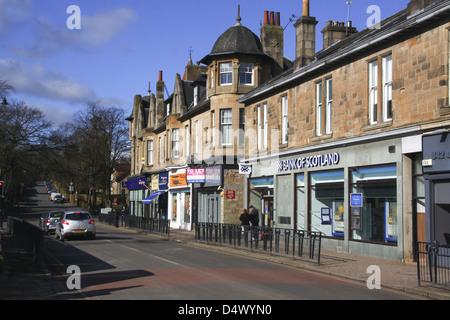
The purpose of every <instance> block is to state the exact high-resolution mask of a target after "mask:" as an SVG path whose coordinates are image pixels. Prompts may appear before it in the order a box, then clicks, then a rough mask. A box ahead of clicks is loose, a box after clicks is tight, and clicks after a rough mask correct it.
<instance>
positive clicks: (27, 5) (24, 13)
mask: <svg viewBox="0 0 450 320" xmlns="http://www.w3.org/2000/svg"><path fill="white" fill-rule="evenodd" d="M32 8H33V3H32V0H21V1H17V0H0V35H2V36H4V35H6V34H7V32H8V31H9V30H10V29H12V28H17V27H20V26H21V25H22V24H23V23H25V22H27V21H28V18H29V14H30V12H31V9H32Z"/></svg>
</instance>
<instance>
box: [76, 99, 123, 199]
mask: <svg viewBox="0 0 450 320" xmlns="http://www.w3.org/2000/svg"><path fill="white" fill-rule="evenodd" d="M74 127H75V133H74V134H75V139H76V140H77V142H78V143H77V144H78V145H79V146H80V148H81V149H80V151H81V155H82V157H83V159H84V162H85V166H86V167H85V169H86V170H85V172H87V173H88V174H89V178H88V179H89V183H90V184H92V185H95V186H96V187H97V188H101V189H102V190H103V192H104V196H105V198H106V199H107V200H109V201H111V175H112V173H113V172H114V167H115V165H116V163H117V162H118V160H120V159H121V158H122V156H123V154H124V152H125V150H126V145H127V143H128V126H127V124H126V121H125V111H124V110H123V109H120V108H117V107H103V106H101V105H99V104H98V103H90V104H89V105H88V106H87V107H86V108H85V109H83V110H81V111H80V112H78V113H77V114H76V116H75V122H74ZM106 199H104V200H106Z"/></svg>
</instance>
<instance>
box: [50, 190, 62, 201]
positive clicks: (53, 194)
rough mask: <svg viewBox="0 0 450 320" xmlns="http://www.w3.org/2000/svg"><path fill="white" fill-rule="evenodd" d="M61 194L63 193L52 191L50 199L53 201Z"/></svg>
mask: <svg viewBox="0 0 450 320" xmlns="http://www.w3.org/2000/svg"><path fill="white" fill-rule="evenodd" d="M60 195H61V193H59V192H56V191H54V192H52V193H50V200H51V201H53V199H54V198H55V197H56V196H60Z"/></svg>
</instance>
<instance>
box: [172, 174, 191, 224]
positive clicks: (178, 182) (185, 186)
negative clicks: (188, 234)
mask: <svg viewBox="0 0 450 320" xmlns="http://www.w3.org/2000/svg"><path fill="white" fill-rule="evenodd" d="M168 174H169V176H168V177H169V193H168V206H167V210H168V219H170V226H171V228H175V229H183V230H192V218H191V216H192V213H191V207H192V206H191V184H190V183H188V182H187V175H186V168H181V169H171V170H169V172H168Z"/></svg>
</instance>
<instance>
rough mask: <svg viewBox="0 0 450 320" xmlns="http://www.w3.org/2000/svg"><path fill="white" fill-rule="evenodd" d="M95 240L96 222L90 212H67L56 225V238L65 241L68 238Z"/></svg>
mask: <svg viewBox="0 0 450 320" xmlns="http://www.w3.org/2000/svg"><path fill="white" fill-rule="evenodd" d="M80 236H81V237H86V238H90V239H95V222H94V219H92V216H91V215H90V214H89V212H86V211H66V212H65V213H64V215H63V217H62V218H61V220H60V221H59V222H58V224H57V225H56V231H55V238H56V239H59V240H61V241H64V240H65V239H66V238H67V237H80Z"/></svg>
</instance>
